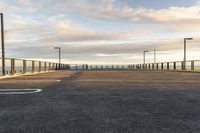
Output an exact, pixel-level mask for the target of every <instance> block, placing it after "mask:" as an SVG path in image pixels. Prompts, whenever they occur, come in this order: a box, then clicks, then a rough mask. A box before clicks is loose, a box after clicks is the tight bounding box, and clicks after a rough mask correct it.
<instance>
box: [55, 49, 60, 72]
mask: <svg viewBox="0 0 200 133" xmlns="http://www.w3.org/2000/svg"><path fill="white" fill-rule="evenodd" d="M54 49H58V51H59V69H60V65H61V48H60V47H54Z"/></svg>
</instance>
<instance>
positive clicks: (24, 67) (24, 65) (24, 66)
mask: <svg viewBox="0 0 200 133" xmlns="http://www.w3.org/2000/svg"><path fill="white" fill-rule="evenodd" d="M25 73H26V60H23V74H25Z"/></svg>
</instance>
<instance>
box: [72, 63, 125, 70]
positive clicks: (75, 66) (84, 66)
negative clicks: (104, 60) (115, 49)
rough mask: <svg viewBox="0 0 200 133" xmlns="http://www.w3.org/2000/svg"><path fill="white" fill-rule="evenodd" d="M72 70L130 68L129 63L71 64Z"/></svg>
mask: <svg viewBox="0 0 200 133" xmlns="http://www.w3.org/2000/svg"><path fill="white" fill-rule="evenodd" d="M70 69H71V70H128V65H88V64H71V65H70Z"/></svg>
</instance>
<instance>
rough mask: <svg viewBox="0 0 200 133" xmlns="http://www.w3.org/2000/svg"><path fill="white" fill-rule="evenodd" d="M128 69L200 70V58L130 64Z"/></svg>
mask: <svg viewBox="0 0 200 133" xmlns="http://www.w3.org/2000/svg"><path fill="white" fill-rule="evenodd" d="M128 69H145V70H190V71H195V70H200V60H193V61H186V62H184V61H176V62H161V63H147V64H136V65H128Z"/></svg>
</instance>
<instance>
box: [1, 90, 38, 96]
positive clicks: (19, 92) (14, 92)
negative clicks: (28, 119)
mask: <svg viewBox="0 0 200 133" xmlns="http://www.w3.org/2000/svg"><path fill="white" fill-rule="evenodd" d="M41 91H42V89H0V95H23V94H33V93H38V92H41Z"/></svg>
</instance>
